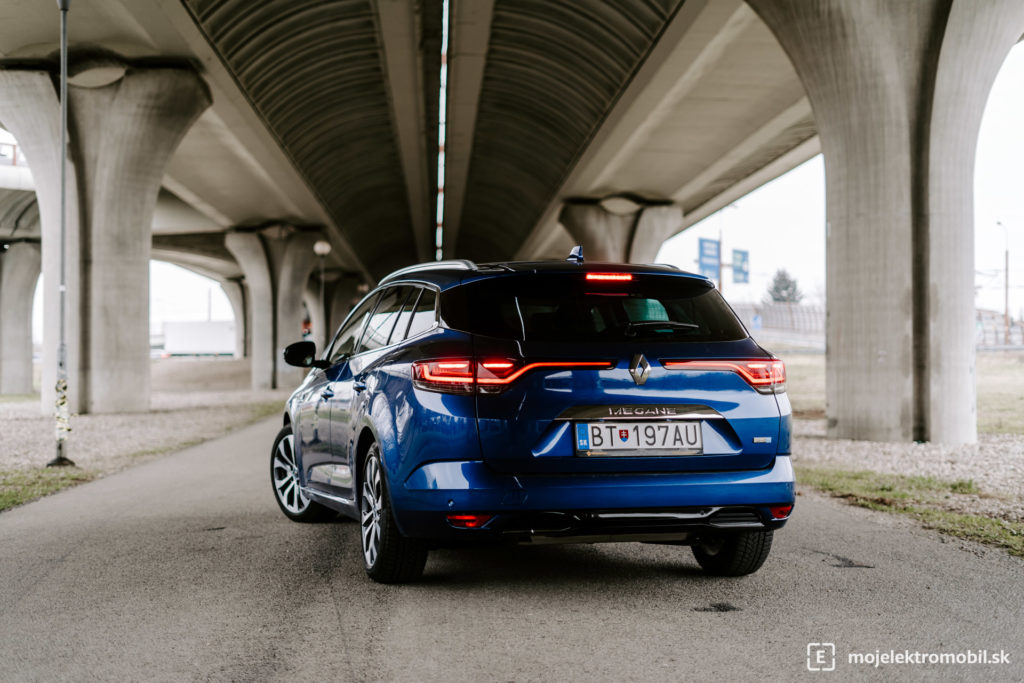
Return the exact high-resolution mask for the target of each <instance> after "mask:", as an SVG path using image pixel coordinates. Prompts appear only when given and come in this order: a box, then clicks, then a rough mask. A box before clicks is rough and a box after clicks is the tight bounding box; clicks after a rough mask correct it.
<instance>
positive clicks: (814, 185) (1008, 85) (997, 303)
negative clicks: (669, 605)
mask: <svg viewBox="0 0 1024 683" xmlns="http://www.w3.org/2000/svg"><path fill="white" fill-rule="evenodd" d="M0 133H3V131H0ZM1022 166H1024V44H1019V45H1017V46H1016V47H1015V48H1014V49H1013V50H1012V51H1011V52H1010V56H1009V57H1008V58H1007V60H1006V63H1005V64H1004V65H1003V68H1002V70H1001V71H1000V73H999V77H998V78H997V79H996V82H995V85H994V86H993V88H992V93H991V95H990V97H989V102H988V106H987V108H986V110H985V117H984V120H983V121H982V126H981V135H980V137H979V141H978V156H977V164H976V168H975V201H974V206H975V267H976V271H977V276H976V286H977V287H978V295H977V299H976V301H977V305H978V306H979V307H980V308H989V309H992V310H997V311H1002V309H1003V282H1004V280H1003V250H1004V248H1005V244H1006V242H1005V240H1006V239H1007V237H1008V238H1009V247H1010V259H1011V260H1010V287H1011V289H1010V311H1011V314H1012V315H1014V316H1015V317H1018V316H1019V317H1024V173H1022ZM996 221H1002V223H1003V225H1004V226H1006V228H1005V231H1004V229H1001V228H998V227H997V226H996ZM719 230H721V231H722V234H723V243H724V247H725V250H726V251H725V252H724V254H725V256H726V260H729V258H730V257H731V254H732V249H734V248H736V249H746V250H748V251H749V252H750V283H749V284H747V285H737V284H733V283H732V282H731V281H730V275H729V274H728V271H726V272H727V275H726V278H727V279H726V282H725V287H724V293H725V296H726V298H727V299H729V300H731V301H737V302H743V301H760V300H761V299H762V297H763V296H764V293H765V290H766V289H767V287H768V283H769V281H770V280H771V278H772V275H773V274H774V273H775V271H776V270H777V269H779V268H786V269H787V270H788V271H789V272H790V274H791V275H793V276H794V277H796V279H797V281H798V283H799V286H800V288H801V290H802V291H803V292H804V294H805V295H806V299H805V301H807V302H809V303H822V302H823V301H824V296H825V174H824V165H823V163H822V160H821V157H820V156H818V157H815V158H814V159H811V160H810V161H808V162H807V163H805V164H803V165H801V166H799V167H797V168H795V169H794V170H792V171H791V172H789V173H787V174H786V175H784V176H782V177H780V178H778V179H776V180H774V181H772V182H771V183H768V184H767V185H765V186H763V187H761V188H760V189H758V190H755V191H754V192H752V193H750V194H749V195H747V196H746V197H743V198H742V199H740V200H738V201H736V202H735V203H734V204H733V205H732V206H730V207H728V208H726V209H724V210H722V211H720V212H718V213H716V214H714V215H711V216H709V217H708V218H706V219H705V220H703V221H701V222H700V223H698V224H697V225H695V226H693V227H692V228H690V229H689V230H686V231H685V232H683V233H680V234H679V235H677V236H676V237H674V238H672V239H670V240H668V241H667V242H666V243H665V245H664V246H663V247H662V249H661V251H660V252H659V254H658V258H657V260H658V261H659V262H662V263H672V264H675V265H677V266H679V267H680V268H683V269H685V270H696V269H697V266H696V259H697V240H698V238H700V237H710V238H714V239H717V238H718V234H719ZM150 275H151V279H150V297H151V306H150V323H151V328H152V329H153V331H160V330H161V328H162V325H163V321H165V320H171V321H179V320H206V319H207V317H208V316H210V317H211V318H212V319H213V320H229V319H231V317H232V313H231V307H230V305H229V304H228V301H227V297H225V296H224V294H223V293H222V292H221V290H220V287H219V286H218V285H217V284H216V283H214V282H213V281H211V280H208V279H206V278H204V277H201V276H199V275H195V274H193V273H191V272H189V271H186V270H183V269H181V268H178V267H177V266H172V265H170V264H167V263H161V262H153V263H152V265H151V268H150ZM41 294H42V287H38V288H37V291H36V301H35V314H34V320H33V331H34V337H35V339H36V340H37V341H38V340H40V339H41V336H42V306H41Z"/></svg>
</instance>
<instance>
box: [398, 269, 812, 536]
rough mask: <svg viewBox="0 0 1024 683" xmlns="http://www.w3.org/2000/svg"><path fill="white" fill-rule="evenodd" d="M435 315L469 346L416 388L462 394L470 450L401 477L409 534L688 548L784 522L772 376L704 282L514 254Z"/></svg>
mask: <svg viewBox="0 0 1024 683" xmlns="http://www.w3.org/2000/svg"><path fill="white" fill-rule="evenodd" d="M440 315H441V318H442V322H443V325H444V326H446V327H447V328H449V329H451V330H453V331H456V330H457V331H460V332H462V333H468V334H469V335H470V338H471V343H470V348H467V349H466V350H465V352H464V353H460V354H458V355H453V356H448V357H437V358H424V359H422V360H419V361H417V362H415V363H413V365H412V369H411V372H412V379H413V383H414V386H415V390H416V391H418V392H427V393H428V394H440V395H445V394H449V395H460V396H472V397H473V398H474V400H475V403H476V415H477V432H478V438H479V444H480V454H481V458H480V460H479V461H443V460H442V461H437V462H431V463H426V464H425V465H424V466H422V467H420V468H418V469H417V470H415V471H414V472H412V473H411V474H410V476H409V477H408V479H407V480H406V482H405V487H404V491H403V492H402V494H401V495H402V496H403V498H406V500H404V501H403V506H402V507H404V508H406V509H408V510H409V513H408V514H401V515H400V516H399V521H400V523H401V524H402V526H403V527H404V529H405V533H409V534H412V535H420V536H432V537H438V536H443V537H445V538H448V539H465V538H468V539H478V538H479V539H484V538H495V537H502V538H513V539H517V540H529V541H533V542H537V541H541V540H615V539H638V540H661V541H670V542H671V541H676V542H693V541H694V539H695V538H696V537H697V534H698V533H699V532H700V531H701V530H704V531H707V530H711V529H733V530H738V529H747V530H754V529H757V530H770V529H773V528H778V527H779V526H781V525H782V524H783V523H784V521H785V519H786V518H787V517H788V516H789V513H790V511H791V510H792V505H793V500H794V498H793V495H794V492H793V474H792V468H791V466H790V463H789V458H788V457H787V456H788V453H789V419H790V409H789V403H788V400H787V398H786V394H785V368H784V366H783V364H782V363H781V361H779V360H778V359H777V358H774V357H773V356H772V355H771V354H769V353H768V352H766V351H765V350H764V349H762V348H761V347H760V346H759V345H758V344H757V343H756V342H754V340H753V339H751V338H750V337H749V335H748V334H747V332H746V330H745V329H744V328H743V326H742V324H741V323H740V322H739V321H738V319H737V318H736V316H735V314H734V313H733V312H732V310H731V309H730V308H729V306H728V305H727V304H726V303H725V301H724V299H723V298H722V297H721V295H720V294H719V293H718V292H717V291H716V290H715V289H714V287H713V285H712V284H711V283H710V282H708V281H707V280H706V279H704V278H702V277H699V276H695V275H691V274H687V273H682V272H680V271H675V270H672V269H669V268H657V267H632V266H621V265H617V266H611V265H604V266H602V265H589V264H588V265H587V266H581V265H576V264H572V263H565V264H532V265H531V264H514V265H512V266H505V267H503V268H501V269H498V270H497V271H488V272H474V273H471V274H467V276H466V277H465V278H463V281H462V282H461V283H460V284H459V285H458V286H455V287H450V288H448V289H447V290H445V291H444V292H442V295H441V302H440Z"/></svg>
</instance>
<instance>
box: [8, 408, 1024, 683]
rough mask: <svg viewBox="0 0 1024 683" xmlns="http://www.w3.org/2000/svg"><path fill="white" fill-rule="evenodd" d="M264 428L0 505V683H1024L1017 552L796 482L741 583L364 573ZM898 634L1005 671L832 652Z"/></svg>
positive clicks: (496, 557)
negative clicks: (290, 488) (302, 507)
mask: <svg viewBox="0 0 1024 683" xmlns="http://www.w3.org/2000/svg"><path fill="white" fill-rule="evenodd" d="M277 427H278V424H277V421H276V420H268V421H264V422H261V423H258V424H256V425H253V426H251V427H247V428H245V429H242V430H240V431H238V432H235V433H234V434H232V435H229V436H227V437H225V438H222V439H219V440H216V441H211V442H208V443H206V444H203V445H201V446H198V447H195V448H191V449H188V450H186V451H182V452H180V453H177V454H174V455H171V456H167V457H165V458H162V459H160V460H156V461H153V462H150V463H147V464H144V465H140V466H138V467H136V468H134V469H131V470H128V471H125V472H121V473H119V474H116V475H113V476H110V477H107V478H104V479H101V480H98V481H95V482H92V483H89V484H86V485H83V486H80V487H78V488H75V489H72V490H69V491H65V492H62V493H60V494H57V495H55V496H51V497H49V498H46V499H43V500H41V501H38V502H36V503H33V504H30V505H26V506H24V507H21V508H18V509H15V510H12V511H10V512H6V513H3V514H0V680H3V681H23V680H40V681H50V680H95V679H100V680H168V681H181V680H218V681H219V680H235V681H247V680H261V681H263V680H297V679H312V680H335V681H363V680H408V681H434V680H444V681H492V680H493V681H510V680H517V681H519V680H544V681H548V680H550V681H564V680H579V681H592V680H645V681H646V680H651V681H658V680H665V681H678V680H692V679H702V680H708V679H712V678H721V679H726V680H765V679H783V678H789V677H795V676H800V677H804V676H806V677H820V679H821V680H855V679H856V680H864V679H869V680H894V679H896V680H922V681H924V680H986V681H991V680H1017V681H1019V680H1024V629H1022V628H1021V617H1022V616H1024V581H1022V579H1024V561H1022V560H1021V559H1019V558H1014V557H1010V556H1009V555H1007V554H1006V553H1004V552H1003V551H999V550H994V549H988V548H983V547H981V546H978V545H975V544H971V543H966V542H962V541H958V540H955V539H950V538H946V537H943V536H940V535H939V534H937V533H934V532H930V531H926V530H922V529H919V528H917V527H916V526H915V525H914V524H913V523H912V522H909V521H908V520H904V519H900V518H894V517H889V516H886V515H882V514H879V513H873V512H870V511H867V510H861V509H858V508H852V507H849V506H846V505H843V504H842V503H839V502H836V501H833V500H829V499H825V498H822V497H818V496H815V495H813V494H810V493H805V495H802V496H801V497H800V498H799V499H798V505H797V509H796V511H795V516H794V519H793V521H792V522H791V523H790V524H789V525H788V526H787V527H786V528H785V529H783V530H782V531H780V532H779V533H778V534H776V537H775V546H774V548H773V550H772V554H771V557H769V559H768V562H767V563H766V564H765V566H764V567H763V568H762V569H761V571H760V572H759V573H757V574H755V575H753V576H750V577H746V578H741V579H719V578H710V577H706V576H704V575H703V574H702V573H701V572H700V570H699V569H698V567H697V564H696V562H695V561H694V560H693V558H692V555H691V554H690V551H689V549H688V548H677V547H672V546H656V545H642V544H635V543H629V544H614V545H576V546H542V547H518V548H516V547H507V548H505V547H502V548H489V549H477V550H460V551H454V550H449V551H437V552H434V553H432V554H431V558H430V560H429V561H428V563H427V570H426V574H425V577H424V580H423V581H422V582H421V583H419V584H416V585H412V586H380V585H376V584H374V583H372V582H370V581H369V580H368V579H367V578H366V577H365V576H364V574H363V570H362V566H361V563H360V555H359V547H358V545H359V540H358V533H357V527H356V525H355V523H353V522H346V521H341V522H335V523H330V524H318V525H299V524H294V523H292V522H289V521H288V520H287V519H285V517H284V516H283V515H282V514H281V513H280V512H279V510H278V509H277V505H276V504H275V502H274V499H273V495H272V493H271V490H270V485H269V482H268V481H267V473H266V470H267V463H266V459H267V457H269V448H270V444H271V441H272V439H273V436H274V433H275V432H276V431H277ZM812 642H813V643H819V642H826V643H834V644H835V647H836V652H837V654H838V661H837V665H836V670H835V672H833V673H831V674H823V673H811V672H808V670H807V666H806V665H807V647H808V643H812ZM890 649H894V650H896V651H903V650H905V649H908V650H910V651H921V652H961V651H967V650H980V649H988V650H989V652H997V651H1000V650H1003V651H1006V652H1007V653H1009V657H1010V663H1009V664H1003V665H988V666H982V665H973V666H972V665H967V664H945V665H942V664H935V665H928V664H922V665H905V664H904V665H890V666H885V665H883V666H882V667H881V668H877V669H876V668H872V667H869V666H865V665H857V664H849V663H848V662H847V654H848V653H849V652H867V653H874V652H875V651H876V650H882V651H885V652H888V651H889V650H890Z"/></svg>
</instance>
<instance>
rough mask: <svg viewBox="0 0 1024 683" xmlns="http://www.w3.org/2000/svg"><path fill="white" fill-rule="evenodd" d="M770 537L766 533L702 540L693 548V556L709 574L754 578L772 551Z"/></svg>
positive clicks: (719, 536)
mask: <svg viewBox="0 0 1024 683" xmlns="http://www.w3.org/2000/svg"><path fill="white" fill-rule="evenodd" d="M772 535H773V532H772V531H771V530H767V531H740V532H736V533H731V534H712V535H708V536H704V537H702V538H701V539H700V540H698V541H697V543H696V544H694V545H693V546H692V548H693V556H694V557H695V558H697V563H698V564H700V566H701V568H702V569H703V570H704V571H705V572H707V573H708V574H713V575H715V576H745V575H747V574H753V573H754V572H756V571H757V570H758V569H760V568H761V565H762V564H764V561H765V560H766V559H768V553H769V552H770V551H771V549H772Z"/></svg>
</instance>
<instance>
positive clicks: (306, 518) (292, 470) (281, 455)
mask: <svg viewBox="0 0 1024 683" xmlns="http://www.w3.org/2000/svg"><path fill="white" fill-rule="evenodd" d="M270 486H271V487H272V488H273V489H274V500H276V501H277V505H278V506H279V507H280V508H281V512H283V513H284V514H285V517H287V518H288V519H290V520H292V521H293V522H324V521H327V520H329V519H333V518H334V517H336V516H337V513H336V512H335V511H334V510H331V509H330V508H328V507H324V506H323V505H320V504H319V503H314V502H313V501H311V500H310V499H309V498H306V496H305V495H303V493H302V490H301V489H300V488H299V469H298V463H296V462H295V437H294V436H293V435H292V427H291V425H286V426H285V428H284V429H282V430H281V431H279V432H278V433H277V437H276V438H275V439H274V447H273V448H272V449H270Z"/></svg>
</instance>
